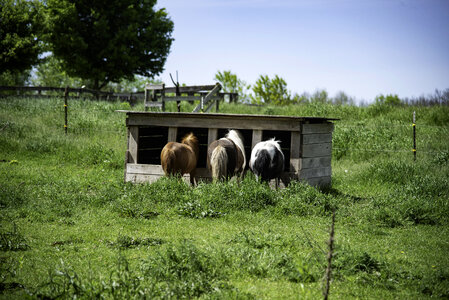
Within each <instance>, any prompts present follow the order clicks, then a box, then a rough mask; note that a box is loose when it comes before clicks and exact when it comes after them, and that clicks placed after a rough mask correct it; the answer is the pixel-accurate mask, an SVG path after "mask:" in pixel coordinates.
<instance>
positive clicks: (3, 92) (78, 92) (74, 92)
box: [0, 85, 238, 111]
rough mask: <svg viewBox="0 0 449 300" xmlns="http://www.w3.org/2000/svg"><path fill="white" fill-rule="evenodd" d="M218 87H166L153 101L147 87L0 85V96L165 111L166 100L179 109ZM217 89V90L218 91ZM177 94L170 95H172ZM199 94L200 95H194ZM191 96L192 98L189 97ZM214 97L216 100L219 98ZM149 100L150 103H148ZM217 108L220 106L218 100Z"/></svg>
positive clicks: (232, 96) (222, 94) (234, 98)
mask: <svg viewBox="0 0 449 300" xmlns="http://www.w3.org/2000/svg"><path fill="white" fill-rule="evenodd" d="M214 87H216V85H201V86H190V87H187V86H181V87H167V88H165V85H164V87H163V88H162V89H163V90H164V93H167V96H168V97H165V99H164V97H162V100H161V99H159V101H156V100H157V99H156V98H155V97H153V98H152V99H151V102H150V101H149V100H150V99H148V98H149V96H150V95H149V93H148V92H147V89H146V90H145V91H141V92H124V93H115V92H104V91H97V90H92V89H88V88H84V87H81V88H72V87H66V88H60V87H48V86H0V98H1V97H8V96H26V97H32V98H50V97H55V96H60V95H64V97H70V98H92V99H97V100H106V101H116V100H121V101H127V102H129V103H130V104H131V105H134V104H135V103H136V102H137V101H145V107H147V106H148V107H157V108H161V109H162V110H163V111H164V110H165V101H177V102H178V110H179V101H194V100H202V99H203V98H204V96H205V93H204V91H208V90H211V89H213V88H214ZM217 91H218V90H217ZM217 91H215V92H217ZM171 94H172V95H175V96H174V97H173V96H170V95H171ZM182 94H187V96H182ZM195 94H198V95H199V96H194V95H195ZM215 94H216V95H215V96H216V98H217V99H218V100H224V99H225V97H227V98H228V99H229V102H237V101H238V94H237V93H228V92H220V93H215ZM189 97H190V98H189ZM217 99H214V100H217ZM147 101H148V105H146V103H147ZM216 103H217V108H218V101H217V102H216ZM200 105H202V102H201V103H200Z"/></svg>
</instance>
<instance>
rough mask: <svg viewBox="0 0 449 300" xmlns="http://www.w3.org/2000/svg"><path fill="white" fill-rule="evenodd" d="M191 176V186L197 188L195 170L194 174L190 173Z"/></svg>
mask: <svg viewBox="0 0 449 300" xmlns="http://www.w3.org/2000/svg"><path fill="white" fill-rule="evenodd" d="M189 174H190V184H191V185H192V186H196V183H197V182H196V181H197V180H196V178H195V170H193V171H192V172H190V173H189Z"/></svg>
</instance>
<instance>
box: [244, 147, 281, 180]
mask: <svg viewBox="0 0 449 300" xmlns="http://www.w3.org/2000/svg"><path fill="white" fill-rule="evenodd" d="M279 143H280V141H276V140H275V139H274V138H272V139H270V140H268V141H264V142H259V143H257V144H256V145H255V146H254V148H253V150H252V151H251V159H250V161H249V168H250V169H251V171H253V173H254V174H255V175H256V177H257V179H259V178H261V180H262V181H265V182H269V181H270V180H271V179H273V178H274V179H275V181H276V188H277V187H279V179H280V178H281V174H282V172H283V171H284V153H282V150H281V147H280V146H279Z"/></svg>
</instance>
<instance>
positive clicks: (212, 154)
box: [207, 130, 246, 180]
mask: <svg viewBox="0 0 449 300" xmlns="http://www.w3.org/2000/svg"><path fill="white" fill-rule="evenodd" d="M245 166H246V155H245V148H244V147H243V137H242V135H241V134H240V132H239V131H238V130H230V131H229V132H228V133H227V134H226V136H225V137H224V138H221V139H219V140H216V141H213V142H212V143H210V145H209V147H208V148H207V168H208V169H209V171H210V172H211V173H212V179H213V180H217V179H218V180H222V179H225V178H230V177H232V176H234V175H235V174H238V175H239V176H242V175H243V172H244V170H245Z"/></svg>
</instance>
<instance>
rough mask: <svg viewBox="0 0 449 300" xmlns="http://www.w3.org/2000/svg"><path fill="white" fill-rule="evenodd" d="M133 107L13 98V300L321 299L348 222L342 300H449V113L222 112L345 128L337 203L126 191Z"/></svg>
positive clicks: (2, 160) (2, 108) (1, 281)
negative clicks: (321, 121)
mask: <svg viewBox="0 0 449 300" xmlns="http://www.w3.org/2000/svg"><path fill="white" fill-rule="evenodd" d="M169 108H171V109H174V107H169ZM118 109H130V107H129V105H128V104H127V103H119V102H115V103H107V102H91V101H83V100H69V127H68V134H67V135H65V134H64V129H63V124H64V115H63V111H64V109H63V100H62V99H60V98H54V99H50V100H49V99H40V100H37V99H21V98H3V99H0V209H1V217H0V224H1V227H0V235H1V236H0V242H1V244H0V247H1V248H0V270H1V272H0V275H1V277H0V298H1V299H23V298H45V299H54V298H81V299H91V298H107V299H110V298H111V299H112V298H116V299H127V298H197V297H198V298H206V299H209V298H215V299H246V298H249V299H317V298H321V297H322V291H323V283H324V282H323V278H324V273H325V269H326V266H327V261H326V255H327V247H328V246H327V241H328V239H329V230H330V224H331V215H332V211H333V210H334V209H335V211H336V223H335V252H334V260H333V266H332V267H333V268H332V281H331V286H330V295H329V297H330V298H331V299H427V298H429V299H430V298H449V256H448V252H449V240H448V237H449V140H448V136H449V135H448V134H449V108H448V107H408V106H405V107H390V106H382V105H371V106H369V107H362V108H361V107H353V106H333V105H328V104H309V105H297V106H286V107H274V106H268V107H250V106H244V105H235V104H223V105H222V106H221V107H220V109H221V111H220V112H228V113H250V114H273V115H296V116H321V117H332V118H340V119H341V120H340V121H336V122H335V131H334V136H333V162H332V167H333V170H332V172H333V174H332V180H333V185H332V188H330V189H327V190H322V191H320V190H317V189H315V188H312V187H309V186H307V185H304V184H302V183H297V182H294V183H293V184H291V185H290V186H289V187H288V188H285V189H282V190H278V191H276V190H272V189H270V188H268V187H267V186H265V185H261V184H259V183H258V182H256V181H255V179H254V177H253V176H251V174H249V175H248V176H247V177H246V178H245V179H244V180H243V182H240V183H238V182H236V181H235V180H231V181H230V182H225V183H214V184H212V183H207V184H206V183H201V184H199V185H198V186H197V187H190V186H189V185H187V184H186V183H185V182H184V181H182V180H180V179H178V178H162V179H160V180H159V181H157V182H156V183H154V184H152V185H148V184H138V185H134V184H129V183H126V184H125V183H124V182H123V174H124V170H123V166H124V163H123V162H124V154H125V149H126V127H125V114H123V113H117V112H115V110H118ZM133 109H135V110H143V107H142V106H141V105H138V106H137V107H134V108H133ZM191 109H192V107H191V106H189V105H184V104H183V110H184V111H191ZM413 111H416V114H417V145H418V147H417V148H418V151H417V160H416V161H413V154H412V151H411V149H412V126H411V120H412V119H411V118H412V113H413Z"/></svg>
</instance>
